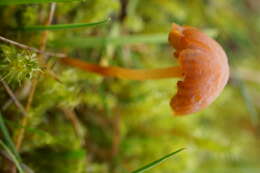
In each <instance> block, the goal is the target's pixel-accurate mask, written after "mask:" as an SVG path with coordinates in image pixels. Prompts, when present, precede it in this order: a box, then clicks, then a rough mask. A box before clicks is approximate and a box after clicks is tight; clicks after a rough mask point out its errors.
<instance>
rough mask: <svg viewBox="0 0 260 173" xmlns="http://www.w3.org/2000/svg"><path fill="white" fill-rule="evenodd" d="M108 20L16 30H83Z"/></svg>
mask: <svg viewBox="0 0 260 173" xmlns="http://www.w3.org/2000/svg"><path fill="white" fill-rule="evenodd" d="M109 21H110V19H106V20H102V21H99V22H93V23H75V24H57V25H48V26H43V25H39V26H26V27H23V28H18V30H23V31H43V30H62V29H74V28H83V27H93V26H97V25H102V24H105V23H107V22H109Z"/></svg>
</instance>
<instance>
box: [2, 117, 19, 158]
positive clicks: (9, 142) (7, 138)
mask: <svg viewBox="0 0 260 173" xmlns="http://www.w3.org/2000/svg"><path fill="white" fill-rule="evenodd" d="M0 131H1V132H2V134H3V137H4V141H5V142H6V144H7V146H8V147H9V148H10V149H11V151H12V152H13V153H14V155H15V156H16V157H17V159H18V160H19V161H21V158H20V156H19V154H18V152H17V151H16V148H15V146H14V143H13V141H12V139H11V137H10V134H9V132H8V129H7V127H6V126H5V123H4V119H3V116H2V114H1V113H0Z"/></svg>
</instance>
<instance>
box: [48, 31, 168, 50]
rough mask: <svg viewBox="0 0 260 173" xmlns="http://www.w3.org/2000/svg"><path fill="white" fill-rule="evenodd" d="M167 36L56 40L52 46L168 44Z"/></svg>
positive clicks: (150, 35) (82, 46)
mask: <svg viewBox="0 0 260 173" xmlns="http://www.w3.org/2000/svg"><path fill="white" fill-rule="evenodd" d="M167 37H168V35H167V34H146V35H125V36H120V37H119V36H118V37H86V38H79V37H73V38H72V37H71V38H66V39H63V40H55V41H52V42H51V46H53V47H54V46H55V47H77V48H90V47H97V46H105V45H107V44H110V45H114V46H118V45H126V44H138V43H153V44H159V43H167V42H168V38H167Z"/></svg>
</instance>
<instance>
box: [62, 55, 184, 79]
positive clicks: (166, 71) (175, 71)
mask: <svg viewBox="0 0 260 173" xmlns="http://www.w3.org/2000/svg"><path fill="white" fill-rule="evenodd" d="M60 60H61V62H62V63H65V64H68V65H71V66H74V67H77V68H79V69H82V70H84V71H87V72H93V73H97V74H100V75H102V76H110V77H117V78H121V79H130V80H149V79H164V78H173V77H180V78H181V77H183V72H182V70H181V67H178V66H177V67H169V68H161V69H151V70H134V69H127V68H121V67H104V66H100V65H96V64H90V63H87V62H84V61H81V60H78V59H75V58H62V59H60Z"/></svg>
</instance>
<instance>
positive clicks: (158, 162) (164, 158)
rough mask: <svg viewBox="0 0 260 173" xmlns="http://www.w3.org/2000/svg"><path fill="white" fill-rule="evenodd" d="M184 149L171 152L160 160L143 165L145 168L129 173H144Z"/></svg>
mask: <svg viewBox="0 0 260 173" xmlns="http://www.w3.org/2000/svg"><path fill="white" fill-rule="evenodd" d="M184 149H185V148H181V149H179V150H177V151H174V152H172V153H170V154H168V155H166V156H164V157H162V158H160V159H158V160H155V161H153V162H151V163H149V164H147V165H145V166H143V167H141V168H139V169H137V170H135V171H133V172H131V173H142V172H145V171H147V170H149V169H151V168H153V167H155V166H157V165H158V164H160V163H162V162H164V161H166V160H168V159H170V158H171V157H172V156H174V155H175V154H177V153H179V152H181V151H182V150H184Z"/></svg>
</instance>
